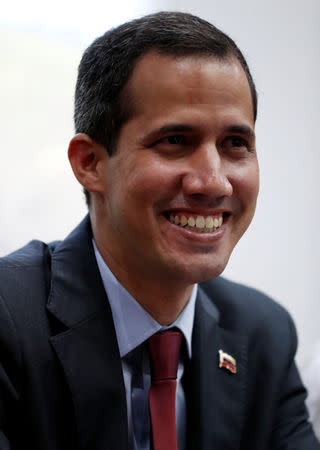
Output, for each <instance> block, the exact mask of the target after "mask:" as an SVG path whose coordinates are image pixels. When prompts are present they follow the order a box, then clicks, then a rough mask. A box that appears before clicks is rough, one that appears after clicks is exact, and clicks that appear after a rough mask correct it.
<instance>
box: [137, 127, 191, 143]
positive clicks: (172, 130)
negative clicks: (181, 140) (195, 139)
mask: <svg viewBox="0 0 320 450" xmlns="http://www.w3.org/2000/svg"><path fill="white" fill-rule="evenodd" d="M193 130H194V127H192V126H190V125H185V124H182V123H170V124H167V125H163V126H162V127H159V128H156V129H155V130H152V131H151V132H150V133H149V134H148V135H147V136H146V139H148V140H149V139H155V138H157V137H158V136H159V135H163V134H169V133H184V132H186V131H193Z"/></svg>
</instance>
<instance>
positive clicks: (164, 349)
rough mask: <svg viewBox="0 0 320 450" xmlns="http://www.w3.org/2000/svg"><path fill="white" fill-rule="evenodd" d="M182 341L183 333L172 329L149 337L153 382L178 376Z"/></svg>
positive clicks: (173, 378)
mask: <svg viewBox="0 0 320 450" xmlns="http://www.w3.org/2000/svg"><path fill="white" fill-rule="evenodd" d="M181 341H182V333H181V332H180V331H172V330H167V331H163V332H161V333H157V334H154V335H153V336H151V337H150V338H149V340H148V344H149V354H150V363H151V364H150V365H151V379H152V382H155V381H160V380H170V379H171V380H175V379H176V378H177V370H178V362H179V353H180V346H181Z"/></svg>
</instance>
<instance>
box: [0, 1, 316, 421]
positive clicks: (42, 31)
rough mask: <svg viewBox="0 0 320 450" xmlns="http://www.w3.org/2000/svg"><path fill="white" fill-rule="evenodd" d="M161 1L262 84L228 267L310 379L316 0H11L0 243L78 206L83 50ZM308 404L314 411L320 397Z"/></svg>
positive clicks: (5, 40)
mask: <svg viewBox="0 0 320 450" xmlns="http://www.w3.org/2000/svg"><path fill="white" fill-rule="evenodd" d="M159 10H180V11H187V12H192V13H194V14H197V15H199V16H201V17H203V18H204V19H207V20H209V21H211V22H212V23H214V24H215V25H216V26H218V27H219V28H221V29H222V30H223V31H225V32H226V33H227V34H229V35H230V36H231V37H232V38H233V39H234V40H235V41H236V43H237V44H238V46H239V47H240V49H241V50H242V51H243V53H244V55H245V57H246V58H247V61H248V63H249V66H250V68H251V71H252V74H253V78H254V79H255V82H256V85H257V89H258V93H259V108H258V121H257V127H256V132H257V148H258V155H259V160H260V167H261V190H260V197H259V201H258V207H257V212H256V216H255V219H254V221H253V223H252V225H251V228H250V230H249V231H248V232H247V234H246V236H245V237H244V238H243V239H242V240H241V242H240V243H239V245H238V246H237V248H236V250H235V251H234V254H233V256H232V258H231V260H230V263H229V266H228V268H227V269H226V271H225V273H224V275H225V276H226V277H228V278H231V279H233V280H236V281H240V282H243V283H246V284H249V285H251V286H254V287H257V288H258V289H261V290H263V291H264V292H266V293H267V294H269V295H271V296H272V297H274V298H275V299H277V300H278V301H279V302H280V303H282V304H283V305H284V306H285V307H286V308H287V309H288V310H289V311H290V312H291V314H292V316H293V318H294V320H295V323H296V325H297V330H298V336H299V350H298V354H297V362H298V365H299V367H300V369H301V371H302V375H303V377H304V378H305V380H307V381H308V384H309V385H310V390H312V389H311V384H312V379H313V378H314V377H315V376H317V377H318V378H319V375H317V374H319V358H320V355H319V353H320V346H319V342H320V318H319V293H318V281H319V277H320V270H319V262H318V256H319V254H320V239H319V234H318V223H319V218H320V207H319V200H318V197H319V175H318V172H319V167H320V148H319V145H320V138H319V136H318V133H319V119H320V113H319V105H320V83H319V80H320V51H319V48H320V45H319V44H320V27H319V20H320V2H319V0H305V1H304V2H301V1H299V0H277V1H273V0H260V1H257V0H243V1H241V2H239V1H238V0H226V1H224V2H221V1H220V0H219V1H217V0H210V1H204V0H197V1H195V0H193V1H190V0H184V1H183V2H182V1H179V0H170V1H164V0H158V1H157V0H154V1H152V0H132V1H131V2H128V1H123V0H118V1H116V2H112V3H111V2H107V1H105V2H101V1H98V0H91V1H90V2H89V3H88V2H84V1H82V0H77V1H76V0H68V1H62V0H56V1H55V2H49V1H44V2H43V1H40V0H28V1H27V2H24V1H23V0H11V1H10V2H7V4H6V6H5V7H3V8H1V12H0V36H1V38H0V52H1V71H0V97H1V101H0V123H1V177H0V210H1V219H0V223H1V232H0V255H4V254H6V253H8V252H10V251H12V250H14V249H15V248H17V247H19V246H21V245H23V244H25V243H26V242H27V241H29V240H31V239H34V238H36V239H41V240H44V241H50V240H55V239H63V238H64V237H65V236H66V235H67V234H68V233H69V232H70V231H71V229H73V227H74V226H76V225H77V223H78V222H79V221H80V220H81V218H82V217H83V216H84V214H86V206H85V203H84V198H83V195H82V191H81V188H80V186H79V185H78V184H77V182H76V180H75V179H74V177H73V174H72V172H71V169H70V167H69V164H68V160H67V148H68V141H69V139H70V138H71V137H72V135H73V120H72V117H73V92H74V86H75V81H76V74H77V66H78V63H79V61H80V58H81V54H82V52H83V51H84V49H85V48H86V47H87V46H88V45H89V44H90V43H91V41H92V40H93V39H94V38H95V37H97V36H98V35H100V34H102V33H103V32H104V31H106V30H107V29H108V28H110V27H112V26H116V25H118V24H120V23H122V22H124V21H126V20H129V19H132V18H135V17H138V16H141V15H144V14H147V13H150V12H155V11H159ZM316 349H318V351H317V350H316ZM317 359H318V360H317ZM317 364H318V366H317ZM317 367H318V370H317ZM310 380H311V381H310ZM319 389H320V386H319ZM314 395H315V394H314ZM317 395H319V393H318V394H317ZM313 401H315V400H313ZM315 404H316V405H317V406H316V407H317V408H318V413H319V417H320V406H319V405H320V399H319V398H318V400H317V401H316V402H315ZM315 420H316V419H315ZM318 427H319V428H318V429H320V419H319V424H318Z"/></svg>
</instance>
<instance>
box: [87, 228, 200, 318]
mask: <svg viewBox="0 0 320 450" xmlns="http://www.w3.org/2000/svg"><path fill="white" fill-rule="evenodd" d="M91 222H92V229H93V235H94V239H95V242H96V245H97V247H98V249H99V252H100V254H101V256H102V258H103V259H104V261H105V263H106V264H107V265H108V267H109V269H110V270H111V272H112V273H113V274H114V276H115V277H116V278H117V280H118V281H119V282H120V283H121V284H122V286H123V287H124V288H125V289H126V290H127V291H128V292H129V293H130V294H131V295H132V296H133V297H134V298H135V300H136V301H137V302H138V303H140V305H141V306H142V307H143V308H144V309H145V310H146V311H147V312H148V313H149V314H150V315H151V316H152V317H153V318H154V319H155V320H156V321H157V322H158V323H160V324H161V325H169V324H171V323H172V322H174V321H175V320H176V319H177V317H178V316H179V315H180V313H181V311H182V310H183V309H184V307H185V306H186V304H187V302H188V300H189V298H190V295H191V293H192V289H193V286H194V285H193V284H191V285H190V284H188V285H186V284H185V283H183V282H181V281H180V282H179V280H177V279H176V278H174V276H173V275H172V274H166V275H165V276H164V275H162V276H160V275H159V273H156V274H154V273H152V272H151V271H147V270H146V269H145V270H144V269H143V268H141V267H139V264H138V263H136V264H134V265H133V266H134V267H131V268H128V267H127V266H126V267H124V266H123V265H122V264H121V263H119V262H118V261H116V260H115V258H114V257H113V255H112V253H111V252H110V248H109V246H108V243H105V242H104V239H103V236H102V235H101V232H99V230H101V228H100V227H97V226H96V223H95V221H94V220H93V221H91Z"/></svg>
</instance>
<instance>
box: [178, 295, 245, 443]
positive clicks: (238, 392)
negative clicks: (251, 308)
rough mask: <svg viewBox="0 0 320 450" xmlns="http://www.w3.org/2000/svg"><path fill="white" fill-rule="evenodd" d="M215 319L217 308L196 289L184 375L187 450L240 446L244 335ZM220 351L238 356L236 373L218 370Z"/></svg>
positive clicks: (243, 399) (243, 391)
mask: <svg viewBox="0 0 320 450" xmlns="http://www.w3.org/2000/svg"><path fill="white" fill-rule="evenodd" d="M218 320H219V312H218V310H217V308H216V307H215V305H214V304H213V303H212V301H211V300H210V299H209V298H208V297H207V295H206V293H205V292H204V291H203V290H202V289H201V288H199V292H198V297H197V303H196V314H195V323H194V331H193V350H192V361H191V364H190V367H189V369H188V371H187V373H186V391H187V399H188V449H189V450H196V449H199V448H201V450H211V449H213V448H214V449H215V450H236V449H239V448H240V440H241V430H242V425H243V411H244V403H245V390H246V366H247V364H246V358H247V356H246V355H247V339H246V337H244V336H241V335H239V334H237V333H235V332H232V331H228V330H225V329H223V328H220V327H219V324H218ZM219 349H222V350H223V351H224V352H226V353H228V354H229V355H231V356H233V357H234V358H235V359H236V363H237V373H236V374H232V373H231V372H229V371H228V370H226V369H225V368H219V354H218V351H219Z"/></svg>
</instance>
